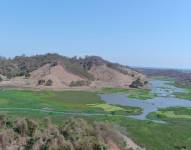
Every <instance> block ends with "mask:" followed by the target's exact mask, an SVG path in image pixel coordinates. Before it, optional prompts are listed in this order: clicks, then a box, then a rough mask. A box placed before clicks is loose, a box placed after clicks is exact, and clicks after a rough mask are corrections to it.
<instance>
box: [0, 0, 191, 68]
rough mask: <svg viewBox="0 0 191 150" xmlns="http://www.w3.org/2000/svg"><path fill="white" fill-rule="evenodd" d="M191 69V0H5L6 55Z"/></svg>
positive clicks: (0, 9)
mask: <svg viewBox="0 0 191 150" xmlns="http://www.w3.org/2000/svg"><path fill="white" fill-rule="evenodd" d="M48 52H50V53H59V54H61V55H65V56H70V57H71V56H85V55H98V56H101V57H103V58H105V59H108V60H110V61H114V62H119V63H121V64H125V65H129V66H141V67H142V66H144V67H157V68H184V69H191V1H190V0H16V1H13V0H0V55H1V56H5V57H13V56H15V55H22V54H25V55H35V54H44V53H48Z"/></svg>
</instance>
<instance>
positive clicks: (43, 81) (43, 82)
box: [38, 80, 46, 85]
mask: <svg viewBox="0 0 191 150" xmlns="http://www.w3.org/2000/svg"><path fill="white" fill-rule="evenodd" d="M45 82H46V81H45V80H38V85H44V84H45Z"/></svg>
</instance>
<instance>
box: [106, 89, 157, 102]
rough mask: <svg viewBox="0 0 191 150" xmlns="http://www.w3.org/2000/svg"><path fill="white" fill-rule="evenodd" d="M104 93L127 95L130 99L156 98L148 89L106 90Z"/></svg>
mask: <svg viewBox="0 0 191 150" xmlns="http://www.w3.org/2000/svg"><path fill="white" fill-rule="evenodd" d="M102 92H103V93H126V94H128V97H129V98H132V99H140V100H147V99H152V98H154V94H152V93H151V91H150V90H148V89H126V88H104V89H102Z"/></svg>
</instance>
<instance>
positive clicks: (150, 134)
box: [89, 116, 191, 150]
mask: <svg viewBox="0 0 191 150" xmlns="http://www.w3.org/2000/svg"><path fill="white" fill-rule="evenodd" d="M89 119H92V120H96V121H103V120H104V121H107V122H111V123H115V124H118V125H120V126H122V127H124V128H125V129H126V131H127V133H128V136H129V137H131V138H132V139H133V140H134V141H135V142H136V143H138V144H139V145H140V146H142V147H145V148H146V149H148V150H180V149H188V150H189V149H191V134H190V130H191V126H190V124H191V121H188V120H187V121H182V120H176V121H174V122H173V123H171V124H168V123H164V124H163V123H155V122H152V121H141V120H134V119H129V118H124V117H114V116H113V117H94V118H93V117H91V118H89Z"/></svg>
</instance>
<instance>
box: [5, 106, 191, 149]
mask: <svg viewBox="0 0 191 150" xmlns="http://www.w3.org/2000/svg"><path fill="white" fill-rule="evenodd" d="M184 111H188V110H183V109H182V110H181V111H180V109H179V114H180V115H182V114H185V113H184ZM2 113H4V114H6V115H7V116H11V117H12V118H16V117H27V118H31V119H35V120H37V121H38V120H41V119H42V118H47V117H48V118H50V119H51V120H52V122H54V123H55V124H58V125H59V126H62V125H63V123H62V121H64V120H67V118H68V117H71V116H70V115H67V116H64V115H60V114H56V115H55V114H52V113H50V114H47V113H45V112H25V114H24V113H23V112H2ZM186 115H188V113H186ZM75 118H76V119H77V118H84V119H85V120H86V121H87V122H88V123H90V124H91V123H93V122H95V121H96V122H97V123H100V122H102V123H103V122H105V123H107V124H108V123H109V124H114V125H117V126H120V127H121V129H122V131H123V133H124V134H127V135H128V137H130V138H131V139H133V140H134V141H135V142H136V143H138V144H139V145H140V146H142V147H145V148H146V149H148V150H166V149H167V150H176V149H177V150H179V149H182V148H185V147H186V149H191V135H190V131H191V126H190V124H191V120H190V119H189V120H188V119H184V120H183V119H175V118H172V119H173V120H174V121H173V122H172V121H171V123H168V122H167V123H164V124H160V123H155V122H152V121H141V120H134V119H130V118H127V117H122V116H108V115H105V116H90V117H88V116H86V117H85V116H84V117H83V116H80V114H79V115H77V116H76V117H75ZM167 121H168V120H167ZM45 125H46V124H45ZM45 125H44V124H40V125H39V127H41V126H42V127H44V126H45ZM80 131H81V130H80Z"/></svg>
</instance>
